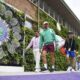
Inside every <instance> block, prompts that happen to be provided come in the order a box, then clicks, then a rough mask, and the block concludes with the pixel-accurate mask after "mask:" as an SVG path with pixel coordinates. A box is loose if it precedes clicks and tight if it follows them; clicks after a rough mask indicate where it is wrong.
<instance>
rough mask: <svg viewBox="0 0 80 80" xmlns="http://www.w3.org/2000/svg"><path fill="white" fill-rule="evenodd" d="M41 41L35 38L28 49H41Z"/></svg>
mask: <svg viewBox="0 0 80 80" xmlns="http://www.w3.org/2000/svg"><path fill="white" fill-rule="evenodd" d="M39 41H40V37H33V38H32V39H31V41H30V43H29V45H28V46H27V49H28V48H30V47H31V46H32V47H33V49H39Z"/></svg>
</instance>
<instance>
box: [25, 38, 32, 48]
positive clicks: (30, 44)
mask: <svg viewBox="0 0 80 80" xmlns="http://www.w3.org/2000/svg"><path fill="white" fill-rule="evenodd" d="M32 45H33V38H32V39H31V41H30V43H29V44H28V46H27V47H26V49H29V48H30V47H31V46H32Z"/></svg>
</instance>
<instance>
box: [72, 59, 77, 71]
mask: <svg viewBox="0 0 80 80" xmlns="http://www.w3.org/2000/svg"><path fill="white" fill-rule="evenodd" d="M71 62H72V68H73V69H74V70H76V60H75V58H71Z"/></svg>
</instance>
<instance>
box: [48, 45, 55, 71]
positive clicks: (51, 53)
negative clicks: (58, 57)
mask: <svg viewBox="0 0 80 80" xmlns="http://www.w3.org/2000/svg"><path fill="white" fill-rule="evenodd" d="M48 48H49V51H50V57H51V65H52V68H51V71H54V69H55V66H54V65H55V56H54V44H51V45H49V46H48Z"/></svg>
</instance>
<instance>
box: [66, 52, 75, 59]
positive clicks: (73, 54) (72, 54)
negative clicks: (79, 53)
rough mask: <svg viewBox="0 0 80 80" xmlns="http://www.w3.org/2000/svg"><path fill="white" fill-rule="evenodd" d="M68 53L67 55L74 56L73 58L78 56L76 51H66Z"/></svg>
mask: <svg viewBox="0 0 80 80" xmlns="http://www.w3.org/2000/svg"><path fill="white" fill-rule="evenodd" d="M66 55H67V57H72V58H74V57H75V56H76V54H75V52H74V51H66Z"/></svg>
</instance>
